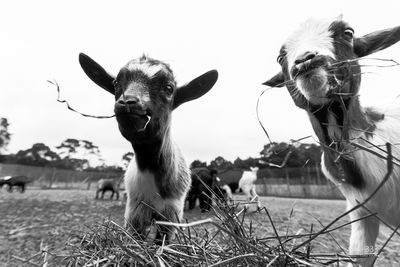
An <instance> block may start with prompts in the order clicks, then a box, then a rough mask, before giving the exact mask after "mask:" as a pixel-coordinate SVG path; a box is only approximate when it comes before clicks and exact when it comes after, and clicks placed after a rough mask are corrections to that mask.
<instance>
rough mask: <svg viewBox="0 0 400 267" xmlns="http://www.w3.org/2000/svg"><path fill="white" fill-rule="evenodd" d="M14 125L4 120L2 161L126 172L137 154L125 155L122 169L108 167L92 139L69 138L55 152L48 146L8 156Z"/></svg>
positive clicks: (0, 123) (38, 145)
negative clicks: (11, 127) (11, 128)
mask: <svg viewBox="0 0 400 267" xmlns="http://www.w3.org/2000/svg"><path fill="white" fill-rule="evenodd" d="M9 125H10V123H9V122H8V120H7V119H6V118H0V162H3V163H11V164H23V165H30V166H40V167H53V168H59V169H69V170H79V171H82V170H85V171H108V172H122V171H123V169H124V168H123V167H126V166H127V165H128V163H129V161H130V160H131V159H132V157H133V152H127V153H125V154H124V155H122V158H121V163H122V166H110V165H106V164H105V162H104V159H103V158H102V156H101V152H100V148H99V147H98V146H96V145H95V144H93V142H91V141H88V140H80V139H75V138H67V139H65V140H64V141H62V142H61V143H60V144H59V145H58V146H56V147H55V148H54V149H51V148H50V147H49V146H48V145H46V144H44V143H35V144H33V145H32V147H30V148H28V149H24V150H19V151H18V152H17V153H15V154H5V152H6V151H7V146H8V144H9V143H10V141H11V136H12V135H11V133H10V132H9Z"/></svg>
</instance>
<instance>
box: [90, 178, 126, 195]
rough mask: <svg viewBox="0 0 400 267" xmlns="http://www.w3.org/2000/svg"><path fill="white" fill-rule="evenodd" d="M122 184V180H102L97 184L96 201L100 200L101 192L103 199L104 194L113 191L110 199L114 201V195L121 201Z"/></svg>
mask: <svg viewBox="0 0 400 267" xmlns="http://www.w3.org/2000/svg"><path fill="white" fill-rule="evenodd" d="M120 183H121V179H100V180H99V181H98V182H97V190H96V199H98V198H99V193H100V192H101V197H100V198H101V199H103V198H104V193H105V192H107V191H111V195H110V199H113V197H114V194H115V195H116V199H117V200H118V199H119V185H120Z"/></svg>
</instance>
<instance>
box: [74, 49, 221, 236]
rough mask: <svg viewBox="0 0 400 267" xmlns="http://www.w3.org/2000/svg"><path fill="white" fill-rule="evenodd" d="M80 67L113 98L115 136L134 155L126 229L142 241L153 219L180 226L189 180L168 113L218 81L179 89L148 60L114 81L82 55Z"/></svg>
mask: <svg viewBox="0 0 400 267" xmlns="http://www.w3.org/2000/svg"><path fill="white" fill-rule="evenodd" d="M79 61H80V64H81V66H82V68H83V70H84V71H85V73H86V74H87V75H88V76H89V78H90V79H91V80H92V81H94V82H95V83H96V84H97V85H99V86H100V87H102V88H103V89H105V90H106V91H108V92H110V93H111V94H113V95H114V96H115V114H116V118H117V121H118V127H119V130H120V132H121V134H122V135H123V136H124V137H125V138H126V139H127V140H128V141H129V142H130V143H131V145H132V147H133V150H134V152H135V156H134V158H133V159H132V160H131V162H130V164H129V166H128V169H127V171H126V174H125V188H126V190H127V194H128V199H127V204H126V209H125V220H126V226H127V227H128V228H130V227H132V228H134V229H135V230H136V232H138V233H139V234H141V235H145V234H146V232H147V231H148V229H149V227H150V225H151V221H152V220H153V219H155V220H163V221H171V222H177V221H180V220H181V219H182V215H183V208H184V204H185V199H186V194H187V192H188V191H189V188H190V183H191V180H190V172H189V168H188V167H187V164H186V162H185V160H184V158H183V156H182V154H181V152H180V150H179V149H178V147H177V146H176V145H175V143H174V142H173V141H172V139H171V133H170V132H171V131H170V125H171V113H172V111H173V110H174V109H176V108H177V107H178V106H180V105H181V104H183V103H185V102H187V101H190V100H193V99H196V98H199V97H201V96H202V95H204V94H205V93H207V92H208V91H209V90H210V89H211V88H212V87H213V86H214V84H215V82H216V81H217V78H218V73H217V71H215V70H212V71H209V72H207V73H205V74H203V75H201V76H199V77H197V78H195V79H194V80H192V81H191V82H190V83H188V84H186V85H184V86H181V87H178V86H177V82H176V81H175V78H174V75H173V72H172V70H171V69H170V67H169V66H168V65H167V64H166V63H164V62H161V61H159V60H155V59H151V58H149V57H146V56H142V57H140V58H138V59H135V60H131V61H129V62H128V63H127V64H126V65H125V66H124V67H123V68H122V69H121V70H120V71H119V73H118V75H117V76H116V77H115V76H113V75H110V74H109V73H108V72H106V71H105V70H104V69H103V68H102V67H101V66H100V65H99V64H97V63H96V62H95V61H93V60H92V59H91V58H89V57H88V56H86V55H84V54H80V56H79ZM173 229H174V228H173V227H161V232H157V235H156V237H157V238H161V235H167V240H170V239H172V238H173V236H174V231H173ZM151 230H153V229H151Z"/></svg>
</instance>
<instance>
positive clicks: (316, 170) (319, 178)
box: [315, 163, 322, 185]
mask: <svg viewBox="0 0 400 267" xmlns="http://www.w3.org/2000/svg"><path fill="white" fill-rule="evenodd" d="M319 171H320V169H319V165H318V163H315V172H316V173H317V181H318V185H320V184H322V182H321V174H320V173H319Z"/></svg>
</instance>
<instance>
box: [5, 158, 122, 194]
mask: <svg viewBox="0 0 400 267" xmlns="http://www.w3.org/2000/svg"><path fill="white" fill-rule="evenodd" d="M7 175H25V176H28V177H30V178H32V179H33V183H32V184H30V185H33V186H39V187H47V188H54V187H65V188H85V189H90V186H91V184H92V183H93V182H96V181H98V180H99V179H101V178H118V177H121V176H122V173H120V172H86V171H74V170H63V169H56V168H48V167H35V166H26V165H18V164H3V163H0V177H2V176H7Z"/></svg>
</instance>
